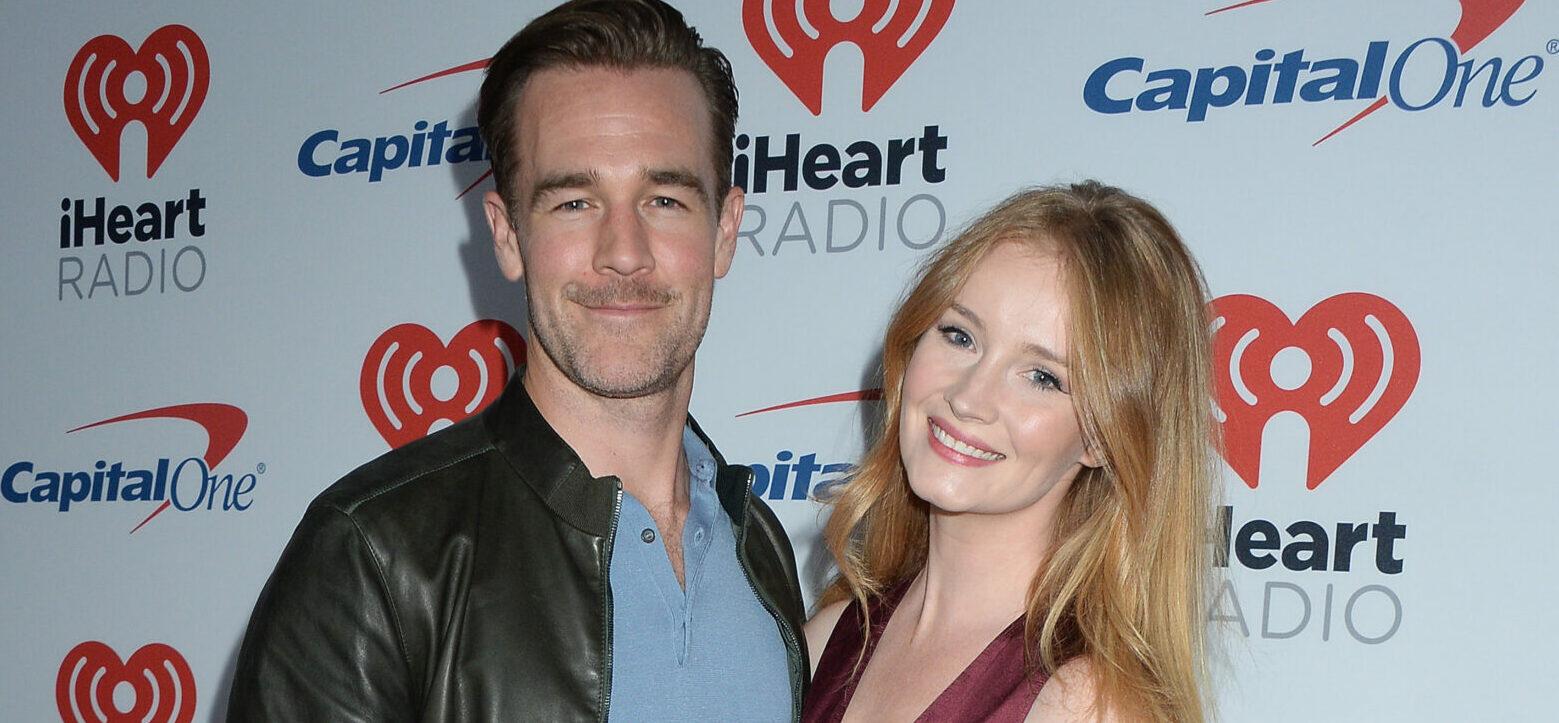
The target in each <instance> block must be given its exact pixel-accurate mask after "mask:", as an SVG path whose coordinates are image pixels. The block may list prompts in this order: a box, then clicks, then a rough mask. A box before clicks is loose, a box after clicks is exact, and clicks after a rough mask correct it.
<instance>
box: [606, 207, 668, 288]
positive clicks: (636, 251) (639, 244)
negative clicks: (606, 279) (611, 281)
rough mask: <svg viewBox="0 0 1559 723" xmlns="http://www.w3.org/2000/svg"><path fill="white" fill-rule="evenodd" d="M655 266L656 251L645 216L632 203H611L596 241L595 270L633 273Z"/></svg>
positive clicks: (627, 274)
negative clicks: (652, 246)
mask: <svg viewBox="0 0 1559 723" xmlns="http://www.w3.org/2000/svg"><path fill="white" fill-rule="evenodd" d="M654 268H655V255H654V253H653V250H652V249H651V247H650V234H649V229H648V228H647V227H646V225H645V221H644V217H643V216H642V215H641V214H640V213H639V212H638V209H637V208H635V207H633V206H632V205H631V204H629V205H623V204H613V205H612V206H610V207H609V208H608V209H607V213H606V218H605V220H604V222H603V224H602V227H601V234H600V238H598V239H597V241H596V251H595V270H596V271H597V272H600V273H607V272H611V273H616V274H619V275H622V276H632V275H634V274H637V273H641V272H644V271H649V270H653V269H654Z"/></svg>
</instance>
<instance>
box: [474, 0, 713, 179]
mask: <svg viewBox="0 0 1559 723" xmlns="http://www.w3.org/2000/svg"><path fill="white" fill-rule="evenodd" d="M592 67H605V68H614V69H620V70H634V69H638V68H673V69H681V70H686V71H687V72H689V73H691V74H692V75H693V77H694V78H695V79H696V80H697V81H698V84H699V87H700V88H702V89H703V91H704V98H705V99H706V100H707V101H708V103H709V115H710V120H711V121H712V122H711V124H710V125H712V126H713V131H714V132H713V135H712V137H711V138H710V143H711V144H713V145H712V146H711V148H710V150H711V154H710V155H711V156H712V157H713V158H714V165H715V168H714V171H715V182H716V184H717V187H716V188H713V189H710V191H711V195H712V196H713V197H714V198H713V200H714V202H715V204H716V205H717V206H718V204H719V203H720V202H721V201H722V200H723V199H724V198H725V193H726V191H727V190H729V189H730V187H731V139H732V138H733V137H734V136H735V134H736V82H735V80H734V79H733V78H732V76H731V64H730V62H729V61H727V60H726V58H725V55H724V54H722V53H721V52H720V51H719V50H716V49H714V48H710V47H706V46H705V45H704V42H703V38H701V37H700V36H699V34H698V31H696V30H694V29H693V28H691V27H688V24H687V21H685V20H683V18H682V13H681V12H678V11H677V9H676V8H673V7H671V6H670V5H667V4H666V3H664V2H662V1H661V0H570V1H569V2H565V3H563V4H562V5H559V6H557V7H556V8H553V9H552V10H551V11H549V12H547V13H546V14H545V15H542V16H541V17H538V18H536V19H535V20H532V21H531V22H530V24H529V25H526V26H525V27H524V28H522V29H521V30H520V31H519V32H518V33H515V34H514V37H512V38H509V42H507V43H504V45H503V47H502V48H501V49H499V51H498V54H497V55H494V56H493V59H492V61H491V62H490V63H489V64H488V66H487V77H486V79H484V80H483V81H482V91H481V95H480V96H479V97H478V100H477V109H476V123H477V126H478V127H479V128H480V129H481V133H482V139H483V140H484V141H485V142H486V143H487V147H488V150H489V152H490V154H491V155H492V163H493V177H494V178H495V180H496V181H497V184H498V194H499V195H500V196H502V197H503V199H504V203H505V204H506V205H508V206H509V208H510V209H514V208H516V206H515V202H516V201H517V199H516V198H515V194H516V193H517V192H518V189H516V188H514V172H515V169H516V167H517V166H518V161H517V159H516V158H515V152H514V138H515V124H516V110H517V107H516V106H517V105H518V100H519V97H520V92H521V91H522V90H523V89H524V87H525V82H526V81H527V80H528V79H529V78H530V76H531V74H533V73H535V72H537V71H541V70H548V69H551V68H592Z"/></svg>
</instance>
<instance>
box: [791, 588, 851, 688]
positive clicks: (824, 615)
mask: <svg viewBox="0 0 1559 723" xmlns="http://www.w3.org/2000/svg"><path fill="white" fill-rule="evenodd" d="M849 606H850V601H849V600H840V601H838V602H834V603H831V604H828V605H824V606H823V607H822V608H821V609H819V610H818V611H817V614H815V615H813V616H812V619H811V620H808V621H807V623H806V625H804V626H802V630H803V632H804V633H805V634H806V639H807V657H809V658H811V661H812V671H813V672H814V673H815V672H817V661H818V658H820V657H822V655H823V648H825V647H827V646H828V638H829V637H830V636H832V635H833V633H834V626H835V625H838V624H839V617H840V616H841V615H844V611H845V609H846V608H848V607H849Z"/></svg>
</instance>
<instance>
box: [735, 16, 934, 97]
mask: <svg viewBox="0 0 1559 723" xmlns="http://www.w3.org/2000/svg"><path fill="white" fill-rule="evenodd" d="M953 3H954V0H864V2H863V7H862V8H861V11H860V12H859V13H858V14H856V16H855V17H854V18H852V19H850V20H840V19H839V18H837V17H835V16H834V13H833V10H832V9H831V7H830V5H831V3H830V2H829V0H743V2H742V27H743V28H744V29H745V30H746V32H747V38H748V40H749V42H751V43H752V49H753V50H754V51H756V52H757V53H758V57H759V58H762V59H763V62H764V63H766V64H768V66H769V69H770V70H773V71H774V74H775V75H776V76H779V79H780V80H781V81H782V82H784V83H785V86H786V87H788V88H790V92H792V93H794V94H795V95H796V98H797V99H798V100H800V101H801V104H802V105H805V106H806V107H807V110H810V111H812V115H822V114H823V63H824V61H826V60H827V59H828V51H830V50H832V49H833V48H834V46H835V45H838V44H840V43H854V44H855V46H856V47H858V48H860V50H861V56H862V58H863V60H864V67H863V68H862V71H861V75H862V78H861V110H862V111H869V110H871V109H872V106H874V105H876V104H877V101H879V100H881V99H882V96H883V95H885V94H887V92H888V89H889V88H891V87H893V84H894V83H896V82H898V80H899V78H900V77H902V76H903V75H904V71H906V70H909V66H910V65H913V64H914V62H915V59H916V58H919V57H920V54H921V53H922V52H925V49H926V47H927V46H929V45H931V41H932V40H933V39H935V38H936V36H937V33H940V32H941V31H942V26H944V25H946V24H947V19H948V17H949V16H951V15H952V14H953Z"/></svg>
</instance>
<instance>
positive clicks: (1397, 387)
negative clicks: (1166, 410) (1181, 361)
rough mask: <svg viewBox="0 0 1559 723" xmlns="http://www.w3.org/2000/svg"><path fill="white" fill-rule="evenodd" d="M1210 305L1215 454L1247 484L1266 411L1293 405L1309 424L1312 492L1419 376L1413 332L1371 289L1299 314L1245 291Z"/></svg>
mask: <svg viewBox="0 0 1559 723" xmlns="http://www.w3.org/2000/svg"><path fill="white" fill-rule="evenodd" d="M1212 309H1213V317H1214V319H1213V329H1214V331H1215V332H1216V333H1215V334H1214V337H1213V378H1214V381H1215V383H1216V386H1217V392H1218V407H1219V409H1218V420H1219V422H1220V424H1221V426H1222V428H1223V439H1224V447H1225V449H1224V453H1223V454H1224V458H1225V459H1226V460H1227V461H1228V463H1229V466H1230V467H1231V468H1233V470H1234V472H1235V473H1236V474H1238V475H1239V476H1240V478H1241V479H1243V480H1245V484H1246V485H1247V486H1249V487H1250V488H1251V489H1255V488H1256V486H1257V484H1258V483H1259V482H1260V480H1259V479H1258V476H1259V473H1260V469H1261V437H1262V431H1263V430H1264V429H1265V428H1266V424H1267V421H1268V420H1270V419H1271V418H1272V417H1273V416H1274V415H1276V414H1278V413H1279V412H1295V413H1298V414H1299V415H1300V416H1301V417H1303V418H1304V420H1305V422H1306V423H1307V424H1308V425H1309V428H1310V449H1309V455H1308V460H1309V461H1308V466H1307V468H1306V470H1305V487H1306V488H1307V489H1312V490H1313V489H1315V488H1316V487H1319V486H1320V485H1321V483H1322V482H1324V481H1325V480H1326V478H1327V477H1329V476H1331V474H1332V473H1333V472H1335V471H1336V470H1337V468H1338V467H1340V466H1342V464H1343V463H1344V462H1346V461H1347V460H1348V458H1349V457H1352V456H1353V454H1354V453H1355V452H1357V451H1359V448H1360V447H1363V446H1364V443H1365V442H1368V441H1369V440H1370V438H1371V437H1373V436H1375V433H1376V432H1379V431H1380V430H1381V428H1383V427H1385V426H1386V423H1387V422H1390V421H1391V419H1392V417H1394V416H1396V414H1397V412H1398V411H1400V410H1401V409H1402V405H1404V404H1406V403H1407V400H1408V397H1409V396H1412V394H1413V388H1414V386H1416V385H1417V384H1418V370H1419V348H1418V335H1417V333H1415V332H1414V331H1413V325H1412V323H1410V322H1409V321H1408V319H1407V316H1405V315H1404V314H1403V313H1402V311H1401V310H1399V309H1398V308H1397V307H1396V306H1393V305H1392V304H1391V302H1389V301H1386V300H1385V299H1382V298H1380V297H1379V296H1375V295H1372V294H1365V293H1348V294H1339V295H1337V296H1333V297H1331V298H1329V299H1326V300H1324V301H1322V302H1321V303H1319V304H1316V305H1315V306H1314V307H1311V309H1310V310H1309V311H1307V312H1305V313H1304V315H1303V316H1301V317H1300V318H1299V321H1298V322H1290V321H1289V318H1288V316H1287V315H1285V314H1284V313H1283V312H1282V310H1280V309H1278V307H1276V306H1274V305H1273V304H1272V303H1270V302H1268V301H1267V300H1265V299H1262V298H1260V297H1257V296H1250V295H1246V294H1233V295H1230V296H1222V297H1219V298H1217V299H1214V300H1213V302H1212ZM1274 362H1277V364H1274ZM1306 366H1308V371H1306V370H1305V367H1306ZM1275 367H1277V368H1275ZM1296 369H1297V370H1299V371H1298V372H1295V371H1294V370H1296Z"/></svg>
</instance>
